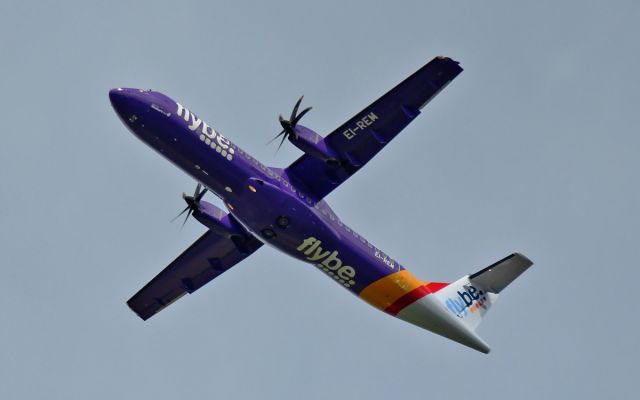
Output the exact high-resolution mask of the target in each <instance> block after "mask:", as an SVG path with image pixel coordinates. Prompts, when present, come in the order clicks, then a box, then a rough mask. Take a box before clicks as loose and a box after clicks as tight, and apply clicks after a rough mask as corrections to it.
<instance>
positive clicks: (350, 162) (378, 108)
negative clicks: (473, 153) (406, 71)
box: [286, 57, 462, 200]
mask: <svg viewBox="0 0 640 400" xmlns="http://www.w3.org/2000/svg"><path fill="white" fill-rule="evenodd" d="M460 72H462V68H461V67H460V66H459V65H458V62H456V61H453V60H452V59H450V58H447V57H436V58H434V59H433V60H431V61H430V62H429V63H428V64H427V65H425V66H424V67H422V68H420V69H419V70H418V71H417V72H415V73H414V74H413V75H411V76H410V77H408V78H407V79H405V80H404V81H402V82H401V83H400V84H398V85H397V86H396V87H394V88H393V89H391V90H390V91H389V92H388V93H386V94H385V95H384V96H382V97H380V98H379V99H378V100H376V101H375V102H373V103H372V104H370V105H369V106H368V107H366V108H365V109H364V110H362V111H360V112H359V113H357V114H356V115H355V116H354V117H353V118H351V119H350V120H348V121H347V122H345V123H344V124H342V125H341V126H340V127H339V128H338V129H336V130H334V131H333V132H331V133H330V134H329V135H328V136H327V137H325V138H324V142H325V144H326V145H327V146H328V147H329V148H331V149H332V150H333V151H334V152H336V153H337V154H338V156H339V163H338V165H335V164H334V165H331V164H327V163H325V162H323V161H322V160H320V159H318V158H316V157H314V156H312V155H309V154H304V155H303V156H301V157H300V158H298V159H297V160H296V161H295V162H294V163H293V164H291V165H290V166H289V167H288V168H287V169H286V173H287V176H289V178H290V179H291V180H293V181H294V182H295V183H297V184H302V186H303V187H304V188H306V189H307V191H308V192H309V194H311V195H313V196H314V197H315V198H316V199H318V200H319V199H322V198H323V197H325V196H326V195H327V194H329V193H330V192H331V191H332V190H333V189H335V188H336V187H338V186H339V185H340V184H341V183H342V182H344V181H346V180H347V179H348V178H349V177H350V176H352V175H353V174H355V173H356V172H357V171H358V170H360V168H362V167H363V166H364V165H365V164H366V163H367V162H368V161H369V160H371V159H372V158H373V157H374V156H375V155H376V154H377V153H378V152H379V151H380V150H382V148H383V147H384V146H385V145H386V144H387V143H389V142H390V141H391V140H392V139H393V138H394V137H395V136H396V135H397V134H398V133H400V131H401V130H402V129H404V128H405V127H406V126H407V125H408V124H409V123H410V122H411V121H413V119H414V118H415V117H417V116H418V115H419V114H420V110H421V109H422V108H423V107H424V106H425V105H426V104H427V103H428V102H429V101H430V100H431V99H432V98H433V97H435V96H436V95H437V94H438V93H439V92H440V91H441V90H442V89H444V88H445V86H447V84H448V83H449V82H451V81H452V80H453V79H454V78H455V77H456V76H457V75H458V74H459V73H460Z"/></svg>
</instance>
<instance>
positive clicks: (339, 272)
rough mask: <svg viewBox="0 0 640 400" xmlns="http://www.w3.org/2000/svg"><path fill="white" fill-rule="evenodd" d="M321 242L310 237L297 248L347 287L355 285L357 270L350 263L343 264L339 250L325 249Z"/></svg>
mask: <svg viewBox="0 0 640 400" xmlns="http://www.w3.org/2000/svg"><path fill="white" fill-rule="evenodd" d="M320 244H322V242H321V241H320V240H318V239H316V238H314V237H309V238H306V239H304V240H303V241H302V244H300V246H298V247H297V250H298V251H299V252H301V253H302V254H304V255H305V256H306V258H307V260H309V261H313V262H315V263H316V266H317V267H318V268H320V269H322V270H323V271H324V272H325V273H326V274H327V275H329V276H331V277H333V279H335V280H336V281H338V282H340V284H342V285H344V286H345V287H351V286H353V285H355V284H356V281H355V277H356V270H355V269H354V268H353V267H351V266H349V265H342V260H340V258H339V257H338V255H339V254H338V252H337V251H335V250H334V251H330V250H323V249H322V247H320Z"/></svg>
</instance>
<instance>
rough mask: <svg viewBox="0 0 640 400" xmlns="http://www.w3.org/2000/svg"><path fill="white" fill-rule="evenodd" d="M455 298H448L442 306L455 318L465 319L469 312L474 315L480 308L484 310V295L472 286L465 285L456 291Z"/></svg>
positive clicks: (485, 298)
mask: <svg viewBox="0 0 640 400" xmlns="http://www.w3.org/2000/svg"><path fill="white" fill-rule="evenodd" d="M456 293H457V294H458V296H457V297H455V298H448V299H447V300H445V302H444V304H445V305H446V306H447V308H448V309H449V311H451V312H452V313H453V314H455V315H456V316H458V317H460V318H462V317H466V316H467V315H468V313H469V312H471V313H475V312H476V311H478V309H479V308H480V307H483V308H486V305H485V303H486V301H487V296H486V293H485V292H484V291H482V290H480V289H478V288H476V287H475V286H473V285H466V286H464V287H463V288H462V291H460V290H458V291H457V292H456Z"/></svg>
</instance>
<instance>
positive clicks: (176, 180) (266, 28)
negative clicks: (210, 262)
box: [0, 1, 640, 399]
mask: <svg viewBox="0 0 640 400" xmlns="http://www.w3.org/2000/svg"><path fill="white" fill-rule="evenodd" d="M344 3H345V2H338V1H324V2H301V1H295V2H294V1H275V2H268V3H267V2H265V3H264V4H263V3H262V2H244V1H236V2H233V4H231V3H230V2H229V3H222V2H181V3H176V2H164V1H158V2H138V3H135V4H131V3H130V2H110V3H99V2H96V3H95V4H90V2H58V3H55V4H54V3H51V4H49V3H44V2H42V3H40V2H30V1H24V2H13V1H8V2H3V3H2V4H0V33H1V34H0V50H1V53H0V54H1V56H0V57H1V60H2V64H1V65H2V75H1V76H0V90H1V91H2V96H1V97H0V109H1V110H2V112H1V114H0V115H2V117H3V135H2V138H3V144H2V145H1V146H0V182H2V185H1V186H0V205H1V207H0V222H1V223H0V252H1V254H2V257H3V262H2V268H1V269H0V303H1V304H2V305H3V306H2V307H0V318H1V319H2V321H3V322H2V323H0V376H1V377H2V378H0V397H2V398H25V399H30V398H42V397H44V396H46V397H47V398H51V399H75V398H77V399H86V398H92V399H107V398H108V399H111V398H113V397H119V398H155V399H165V398H166V399H169V398H175V397H176V396H187V397H204V396H209V397H211V396H216V397H217V398H237V399H245V398H246V399H253V398H265V399H270V398H278V399H281V398H301V397H304V398H309V399H326V398H345V397H355V398H368V399H383V398H390V397H398V396H400V397H403V398H415V397H417V396H422V397H440V398H452V397H468V396H475V395H480V394H487V393H489V394H491V397H492V398H495V399H506V398H514V397H517V398H522V399H534V398H540V397H543V396H546V397H553V398H559V397H570V398H577V397H578V396H580V397H582V398H602V397H603V396H608V397H612V398H621V397H623V396H624V395H628V394H630V393H633V392H632V391H635V383H634V378H635V375H636V373H635V371H636V369H637V367H636V364H637V359H638V356H640V353H639V351H638V345H637V335H636V333H635V332H636V331H637V329H638V328H639V325H638V318H637V315H636V314H637V313H636V310H635V308H636V307H635V304H636V303H637V294H636V293H637V289H636V285H637V281H638V278H639V277H640V276H639V272H638V268H637V260H638V259H639V256H640V246H639V245H638V239H637V230H638V227H639V225H640V214H639V209H638V200H639V194H640V192H639V190H638V188H637V184H636V182H637V181H638V179H637V171H639V170H640V160H639V157H638V154H639V151H640V139H639V138H638V132H637V126H639V125H640V124H639V123H640V121H639V114H638V112H637V108H638V104H640V83H639V80H638V77H637V71H636V70H637V65H638V64H639V61H640V42H639V41H638V40H637V38H638V36H639V33H640V32H639V28H638V23H637V21H638V20H639V19H640V6H639V5H638V4H637V3H636V2H631V1H627V2H625V1H614V2H606V3H600V2H576V1H573V2H561V3H558V2H550V1H541V2H529V3H527V4H514V3H513V2H507V1H502V2H474V1H460V2H442V3H441V2H424V1H415V2H410V1H406V2H404V1H401V2H382V1H372V2H362V1H360V2H359V1H354V2H348V4H344ZM438 54H444V55H447V56H450V57H452V58H454V59H456V60H458V61H460V62H461V65H462V66H463V68H464V69H465V71H464V72H463V73H462V74H461V75H460V76H459V77H458V78H457V79H456V80H455V81H454V82H453V83H452V84H451V85H450V86H449V87H447V88H446V89H445V90H444V91H443V92H442V93H441V94H440V95H439V96H438V97H437V98H436V99H435V100H434V101H433V102H432V103H430V104H429V106H428V107H427V108H426V109H425V110H423V111H424V112H423V114H422V116H421V117H420V118H419V119H417V120H416V121H415V122H414V123H412V124H411V126H410V127H408V128H407V129H406V130H405V131H403V133H402V134H401V135H399V136H398V137H397V138H396V139H395V140H394V141H393V142H392V143H391V144H390V145H389V146H387V147H386V148H385V149H384V151H383V152H382V153H380V154H379V155H378V156H377V157H376V159H374V160H373V161H372V162H371V163H369V164H368V165H367V166H366V168H364V169H363V170H362V171H361V172H360V173H358V174H357V175H356V176H354V177H353V178H352V179H350V180H349V181H348V182H347V184H345V185H344V186H342V187H341V188H340V189H339V190H336V191H335V192H334V193H332V194H331V195H330V196H329V198H328V199H327V200H328V201H329V203H330V204H331V205H332V207H333V208H334V209H335V211H336V212H337V213H338V214H339V215H340V216H341V217H342V219H343V220H344V221H345V222H346V223H348V224H350V225H351V226H352V227H353V228H354V229H356V230H357V231H358V232H359V233H361V234H362V235H363V236H365V237H367V239H368V240H369V241H371V242H372V243H374V244H376V246H378V247H379V248H381V249H383V250H384V251H385V252H387V253H388V254H390V255H392V256H393V257H394V258H395V259H397V260H398V261H399V262H401V263H402V264H403V265H406V266H407V267H408V268H409V269H410V270H411V271H412V272H413V273H414V274H416V275H417V276H418V277H420V278H423V279H427V280H435V281H451V280H454V279H457V278H458V277H460V276H462V275H464V274H467V273H471V272H474V271H476V270H478V269H480V268H482V267H484V266H486V265H488V264H490V263H492V262H494V261H496V260H498V259H500V258H502V257H503V256H505V255H507V254H509V253H511V252H513V251H520V252H522V253H524V254H526V255H527V256H529V257H530V258H531V259H532V260H533V261H534V262H535V263H536V264H535V265H534V267H533V268H532V269H530V270H529V271H528V272H527V273H526V274H525V275H523V276H522V277H521V278H520V279H518V280H517V281H516V282H515V283H514V284H513V285H512V286H510V287H509V288H508V289H507V290H505V292H504V293H503V295H501V298H500V301H499V302H498V303H497V304H496V305H495V306H494V308H492V312H491V314H490V315H489V316H488V317H487V319H486V322H485V323H484V324H483V325H482V326H481V327H480V328H479V334H480V335H481V336H482V337H483V338H484V339H485V340H486V341H487V342H488V343H490V344H491V345H492V349H493V350H492V353H491V354H489V355H488V356H487V355H482V354H479V353H476V352H474V351H472V350H469V349H467V348H464V347H462V346H460V345H457V344H455V343H453V342H449V341H446V340H444V339H442V338H440V337H438V336H436V335H432V334H429V333H428V332H425V331H423V330H420V329H419V328H416V327H413V326H411V325H409V324H406V323H404V322H402V321H399V320H396V319H393V318H390V317H389V316H386V315H384V314H382V313H380V312H378V311H377V310H375V309H373V308H372V307H370V306H368V305H367V304H365V303H363V302H361V301H359V300H358V299H356V298H355V297H354V296H352V295H350V294H349V293H348V292H347V291H344V290H340V289H339V288H338V287H337V286H336V285H335V284H334V283H333V282H332V281H331V280H329V279H326V278H325V277H324V276H323V275H322V274H320V273H318V272H317V271H315V270H314V269H313V268H310V267H309V266H308V265H305V264H302V263H299V262H297V261H295V260H294V259H292V258H289V257H287V256H284V255H282V254H279V253H277V252H276V251H275V250H273V249H271V248H263V249H261V250H260V251H259V252H258V253H256V254H255V255H254V256H252V257H251V258H249V259H247V260H246V261H245V262H243V263H242V265H240V266H238V267H237V268H235V269H234V270H233V271H231V272H229V273H228V274H225V275H224V276H223V277H222V278H220V279H219V280H216V281H215V282H214V283H212V284H210V285H208V286H206V287H205V288H203V289H202V290H200V291H199V292H197V293H196V294H194V295H192V296H188V297H185V298H183V299H181V300H180V301H179V302H177V303H176V304H174V305H172V306H171V308H169V309H167V310H165V311H163V312H162V313H160V314H159V315H158V316H156V317H154V318H153V319H152V320H150V321H148V322H142V321H141V320H139V319H138V318H137V317H136V316H135V315H134V314H133V313H132V312H131V311H130V310H129V309H128V308H127V307H126V305H125V301H126V300H127V299H128V298H129V297H130V296H131V295H132V294H133V293H135V292H136V291H137V290H138V289H139V288H140V287H141V286H142V285H144V284H145V283H146V282H147V281H148V280H149V279H150V278H151V277H153V276H154V275H155V274H156V273H157V272H159V271H160V270H161V269H162V268H164V267H165V266H166V265H167V264H168V263H169V262H170V261H171V260H173V258H174V257H175V256H177V255H178V254H179V253H180V252H181V251H182V250H183V249H184V248H186V247H187V246H188V245H189V243H191V242H192V241H193V240H195V239H196V238H197V237H198V236H199V235H200V234H201V233H202V232H203V231H204V228H203V227H202V226H199V225H198V224H197V223H196V222H195V221H191V222H190V223H188V224H187V226H185V228H184V229H183V230H180V228H179V224H178V223H174V224H170V223H169V220H170V219H171V218H172V217H173V216H175V215H176V214H177V213H178V212H179V211H180V210H181V209H182V208H183V207H184V205H183V202H182V199H181V198H180V194H181V193H182V192H183V191H186V192H190V191H192V190H193V187H194V186H195V182H193V180H192V179H191V178H189V177H188V176H186V175H185V174H184V173H182V172H181V171H179V170H177V169H176V168H174V167H173V166H172V165H171V164H169V163H168V162H167V161H165V160H164V159H162V158H161V157H159V156H158V155H157V154H156V153H154V152H153V151H152V150H151V149H149V148H147V147H146V146H145V145H144V144H143V143H141V142H140V141H138V140H137V139H136V138H135V137H134V136H133V135H131V134H130V133H129V132H128V131H127V130H126V129H125V127H124V126H123V125H122V124H121V123H120V121H119V120H118V118H117V116H116V115H115V113H114V112H113V110H112V109H111V107H110V104H109V101H108V96H107V93H108V90H109V89H110V88H113V87H118V86H131V87H143V88H153V89H155V90H159V91H162V92H163V93H166V94H167V95H169V96H171V97H172V98H174V99H176V100H178V101H180V102H181V103H183V104H186V105H188V106H189V108H190V109H192V110H193V111H194V112H197V113H198V115H199V116H200V117H202V118H204V119H205V120H207V121H208V122H209V123H210V124H211V125H212V126H214V127H215V128H216V129H217V130H219V131H221V132H223V133H224V134H225V136H227V137H229V138H230V139H231V140H233V141H234V142H235V143H237V144H238V145H239V146H240V147H242V148H243V149H244V150H246V151H248V152H250V153H252V154H253V155H254V156H255V157H256V158H258V159H259V160H261V161H262V162H264V163H265V164H267V165H273V166H286V165H288V164H289V163H290V162H291V161H293V160H294V159H296V158H297V157H298V155H299V151H298V150H297V149H295V148H294V147H293V146H290V145H289V146H286V145H285V146H284V147H283V149H282V150H281V151H280V152H279V153H278V154H277V155H276V156H274V151H275V146H274V145H271V146H266V145H265V143H266V142H267V141H268V140H269V139H270V138H271V137H273V136H274V135H275V134H276V133H278V132H279V130H280V128H279V124H278V122H277V115H278V114H279V113H283V114H285V115H286V114H287V113H288V112H289V111H290V109H291V107H292V105H293V103H294V102H295V100H296V99H297V98H298V97H299V96H300V95H301V94H304V95H305V104H308V105H312V106H313V107H314V109H313V111H312V112H311V113H309V114H308V115H307V116H305V125H307V126H309V127H312V128H313V129H314V130H316V131H317V132H320V133H321V134H327V133H328V132H331V131H332V130H333V129H334V128H335V127H337V126H338V125H340V124H341V123H342V122H344V121H345V120H346V119H348V118H349V117H351V116H352V115H353V114H354V113H355V112H357V111H359V110H361V109H362V108H363V107H364V106H365V105H367V104H369V103H370V102H371V101H373V100H374V99H376V98H377V97H378V96H380V95H381V94H383V93H384V92H385V91H387V90H388V89H389V88H391V87H392V86H393V85H395V84H396V83H398V82H399V81H401V80H402V79H404V78H405V77H406V76H408V75H409V74H410V73H412V72H413V71H415V70H416V69H418V68H419V67H420V66H422V65H423V64H424V63H426V62H428V61H429V60H430V59H431V58H433V57H434V56H436V55H438Z"/></svg>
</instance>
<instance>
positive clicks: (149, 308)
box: [127, 230, 262, 320]
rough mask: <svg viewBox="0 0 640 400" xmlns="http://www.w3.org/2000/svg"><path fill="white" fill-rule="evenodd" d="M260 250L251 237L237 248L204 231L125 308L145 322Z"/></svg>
mask: <svg viewBox="0 0 640 400" xmlns="http://www.w3.org/2000/svg"><path fill="white" fill-rule="evenodd" d="M261 246H262V242H260V241H259V240H258V239H256V238H255V237H253V236H251V237H248V238H246V240H244V242H243V243H242V245H241V246H238V245H237V242H234V241H233V240H232V239H229V238H227V237H224V236H220V235H218V234H216V233H214V232H213V231H211V230H210V231H207V232H206V233H205V234H204V235H202V236H201V237H200V238H199V239H198V240H196V242H195V243H193V244H192V245H191V246H190V247H189V248H188V249H187V250H185V251H184V252H183V253H182V254H180V255H179V256H178V258H176V259H175V260H174V261H173V262H172V263H171V264H169V266H168V267H166V268H165V269H164V270H163V271H162V272H160V273H159V274H158V275H157V276H156V277H155V278H153V279H152V280H151V282H149V283H148V284H147V285H146V286H145V287H143V288H142V289H140V291H138V293H136V294H135V295H134V296H133V297H132V298H131V299H129V301H128V302H127V304H128V305H129V307H130V308H131V309H132V310H133V311H134V312H135V313H136V314H138V316H139V317H140V318H142V319H143V320H147V319H149V318H151V317H152V316H153V315H155V314H157V313H158V312H160V311H161V310H162V309H164V308H165V307H167V306H168V305H170V304H171V303H173V302H174V301H176V300H178V299H179V298H180V297H182V296H184V295H185V294H187V293H193V292H195V291H196V290H198V289H200V288H201V287H202V286H204V285H205V284H207V283H208V282H210V281H211V280H213V279H214V278H217V277H218V276H220V275H221V274H222V273H223V272H225V271H227V270H228V269H229V268H231V267H233V266H234V265H236V264H237V263H239V262H240V261H242V260H244V259H245V258H247V257H248V256H249V255H251V254H252V253H253V252H254V251H256V250H257V249H258V248H260V247H261ZM239 249H242V251H241V250H239Z"/></svg>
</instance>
